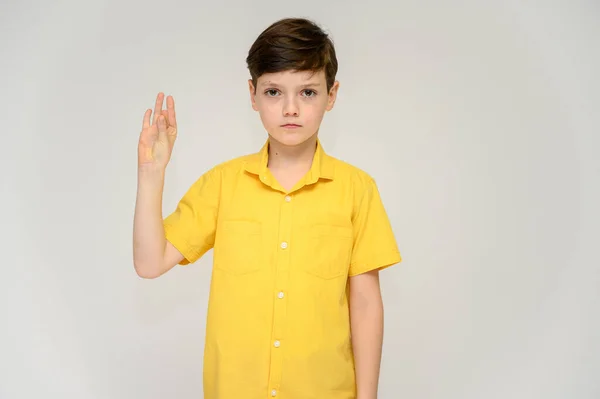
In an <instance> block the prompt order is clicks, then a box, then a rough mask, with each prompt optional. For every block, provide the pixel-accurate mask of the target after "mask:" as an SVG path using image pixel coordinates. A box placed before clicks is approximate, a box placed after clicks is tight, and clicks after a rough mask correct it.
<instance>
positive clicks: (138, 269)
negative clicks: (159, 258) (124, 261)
mask: <svg viewBox="0 0 600 399" xmlns="http://www.w3.org/2000/svg"><path fill="white" fill-rule="evenodd" d="M133 267H134V269H135V273H136V274H137V275H138V277H140V278H143V279H145V280H152V279H155V278H157V277H159V276H160V273H158V272H157V268H155V267H152V266H149V265H146V264H139V263H137V262H134V263H133Z"/></svg>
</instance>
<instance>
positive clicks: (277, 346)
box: [273, 341, 281, 348]
mask: <svg viewBox="0 0 600 399" xmlns="http://www.w3.org/2000/svg"><path fill="white" fill-rule="evenodd" d="M273 345H274V346H275V347H276V348H279V347H280V346H281V342H279V341H275V342H274V343H273Z"/></svg>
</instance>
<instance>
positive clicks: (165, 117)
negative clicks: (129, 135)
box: [138, 93, 177, 168]
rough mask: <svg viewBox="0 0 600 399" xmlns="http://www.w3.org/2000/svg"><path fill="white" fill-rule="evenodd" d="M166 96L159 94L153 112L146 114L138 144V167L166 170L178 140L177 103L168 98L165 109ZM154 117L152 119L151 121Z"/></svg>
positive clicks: (148, 111)
mask: <svg viewBox="0 0 600 399" xmlns="http://www.w3.org/2000/svg"><path fill="white" fill-rule="evenodd" d="M164 97H165V95H164V94H163V93H158V96H157V97H156V104H155V106H154V115H152V110H151V109H148V110H146V112H145V113H144V121H143V124H142V132H141V133H140V140H139V143H138V166H139V167H151V168H154V167H158V168H166V167H167V164H168V163H169V160H170V159H171V153H172V151H173V145H174V144H175V139H176V138H177V120H176V118H175V101H174V100H173V97H172V96H168V97H167V109H163V102H164ZM151 117H152V119H151Z"/></svg>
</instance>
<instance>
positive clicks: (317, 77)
mask: <svg viewBox="0 0 600 399" xmlns="http://www.w3.org/2000/svg"><path fill="white" fill-rule="evenodd" d="M325 80H326V79H325V72H324V71H323V70H320V71H317V72H313V71H295V70H289V71H283V72H275V73H265V74H263V75H262V76H261V77H259V78H258V81H257V83H258V85H265V84H278V85H282V86H300V85H306V84H308V83H325Z"/></svg>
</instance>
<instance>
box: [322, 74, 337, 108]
mask: <svg viewBox="0 0 600 399" xmlns="http://www.w3.org/2000/svg"><path fill="white" fill-rule="evenodd" d="M339 88H340V82H338V81H337V80H336V81H335V82H334V83H333V86H331V89H330V90H329V94H328V96H327V108H325V109H326V110H327V111H331V110H332V109H333V105H334V104H335V100H336V99H337V93H338V90H339Z"/></svg>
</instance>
